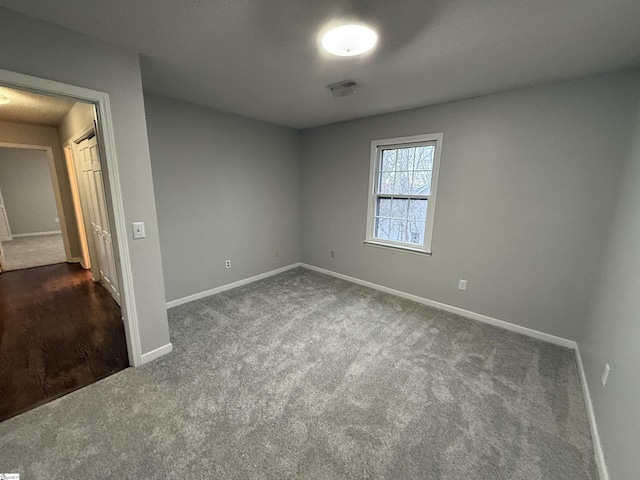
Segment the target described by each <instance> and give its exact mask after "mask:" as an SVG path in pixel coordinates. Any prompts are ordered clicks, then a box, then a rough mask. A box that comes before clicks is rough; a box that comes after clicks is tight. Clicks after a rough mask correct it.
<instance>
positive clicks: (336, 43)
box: [322, 25, 378, 57]
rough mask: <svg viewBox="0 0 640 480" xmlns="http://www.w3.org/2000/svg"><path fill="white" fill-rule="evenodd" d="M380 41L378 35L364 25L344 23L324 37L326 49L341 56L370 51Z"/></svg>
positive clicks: (351, 55) (323, 44)
mask: <svg viewBox="0 0 640 480" xmlns="http://www.w3.org/2000/svg"><path fill="white" fill-rule="evenodd" d="M377 42H378V35H377V34H376V32H374V31H373V30H372V29H371V28H369V27H367V26H364V25H342V26H340V27H336V28H334V29H332V30H329V31H328V32H327V33H325V34H324V36H323V37H322V46H323V47H324V49H325V50H326V51H327V52H329V53H332V54H333V55H338V56H340V57H353V56H355V55H360V54H362V53H365V52H368V51H369V50H371V49H372V48H373V47H375V45H376V43H377Z"/></svg>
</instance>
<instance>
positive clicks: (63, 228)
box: [0, 142, 73, 262]
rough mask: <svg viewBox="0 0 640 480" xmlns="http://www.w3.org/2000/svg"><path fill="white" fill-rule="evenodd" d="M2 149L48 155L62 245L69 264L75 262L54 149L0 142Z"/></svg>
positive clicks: (44, 146) (43, 146)
mask: <svg viewBox="0 0 640 480" xmlns="http://www.w3.org/2000/svg"><path fill="white" fill-rule="evenodd" d="M0 148H19V149H23V150H40V151H41V152H45V154H46V155H47V161H48V162H49V175H50V176H51V186H52V187H53V196H54V198H55V199H56V209H57V210H58V220H59V221H60V223H59V225H60V232H61V233H62V243H63V245H64V254H65V257H66V259H67V262H73V258H72V257H71V248H70V247H69V232H68V231H67V217H66V216H65V213H64V208H63V207H62V195H61V194H60V183H59V182H58V171H57V170H56V162H55V160H54V158H53V149H52V148H51V146H49V145H31V144H28V143H10V142H0Z"/></svg>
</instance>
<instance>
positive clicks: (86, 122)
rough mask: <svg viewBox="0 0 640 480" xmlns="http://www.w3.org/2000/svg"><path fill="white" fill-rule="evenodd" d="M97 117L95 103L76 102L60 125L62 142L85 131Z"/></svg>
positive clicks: (59, 131)
mask: <svg viewBox="0 0 640 480" xmlns="http://www.w3.org/2000/svg"><path fill="white" fill-rule="evenodd" d="M95 118H96V115H95V109H94V107H93V105H90V104H88V103H82V102H76V103H75V105H74V106H73V107H71V110H69V113H67V114H66V115H65V117H64V118H63V119H62V121H61V122H60V124H59V125H58V135H59V137H60V144H64V143H65V142H66V141H68V140H71V139H73V138H74V137H76V136H77V135H80V134H82V133H84V132H85V130H86V129H87V127H90V126H91V125H93V121H94V120H95Z"/></svg>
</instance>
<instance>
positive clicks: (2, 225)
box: [0, 192, 13, 242]
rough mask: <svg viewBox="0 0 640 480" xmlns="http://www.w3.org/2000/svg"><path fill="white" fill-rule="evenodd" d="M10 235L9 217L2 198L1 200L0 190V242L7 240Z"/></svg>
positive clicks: (10, 237) (0, 193)
mask: <svg viewBox="0 0 640 480" xmlns="http://www.w3.org/2000/svg"><path fill="white" fill-rule="evenodd" d="M12 238H13V237H12V236H11V228H9V219H8V218H7V211H6V210H5V208H4V200H2V192H0V242H8V241H9V240H11V239H12Z"/></svg>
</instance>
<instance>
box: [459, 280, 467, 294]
mask: <svg viewBox="0 0 640 480" xmlns="http://www.w3.org/2000/svg"><path fill="white" fill-rule="evenodd" d="M458 290H462V291H463V292H466V291H467V281H466V280H463V279H460V280H458Z"/></svg>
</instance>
